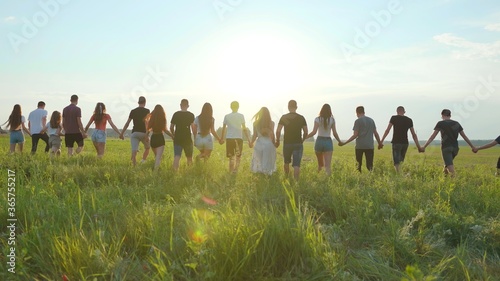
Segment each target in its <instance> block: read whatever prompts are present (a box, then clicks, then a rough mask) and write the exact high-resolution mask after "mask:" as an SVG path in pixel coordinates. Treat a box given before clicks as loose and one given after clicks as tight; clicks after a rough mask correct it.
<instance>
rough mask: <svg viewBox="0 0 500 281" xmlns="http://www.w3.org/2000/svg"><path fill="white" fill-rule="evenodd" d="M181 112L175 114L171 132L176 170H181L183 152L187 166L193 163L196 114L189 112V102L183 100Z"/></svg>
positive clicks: (171, 121)
mask: <svg viewBox="0 0 500 281" xmlns="http://www.w3.org/2000/svg"><path fill="white" fill-rule="evenodd" d="M180 107H181V110H180V111H177V112H175V113H174V115H173V116H172V120H170V132H171V133H172V134H173V135H174V164H173V168H174V170H176V171H177V170H178V169H179V162H180V160H181V156H182V151H183V150H184V155H186V159H187V164H188V165H191V164H192V163H193V140H192V138H191V130H192V131H193V133H195V132H196V130H194V125H193V123H194V114H193V113H191V112H189V111H188V108H189V101H188V100H187V99H183V100H181V104H180Z"/></svg>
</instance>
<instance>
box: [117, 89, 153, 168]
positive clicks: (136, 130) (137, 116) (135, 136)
mask: <svg viewBox="0 0 500 281" xmlns="http://www.w3.org/2000/svg"><path fill="white" fill-rule="evenodd" d="M138 104H139V106H138V107H136V108H135V109H132V110H131V111H130V114H129V116H128V120H127V122H126V123H125V125H124V126H123V129H122V132H121V133H120V139H122V140H123V139H124V134H125V132H126V131H127V128H128V126H129V124H130V121H133V127H132V134H131V135H130V145H131V147H132V156H131V157H130V159H131V160H132V164H133V165H134V166H135V165H136V163H137V160H136V158H137V152H139V144H140V143H141V142H142V144H143V145H144V152H143V153H142V160H141V163H144V162H146V158H147V157H148V155H149V149H150V147H151V146H150V143H149V138H148V137H147V136H146V123H145V119H146V116H148V114H149V112H150V111H149V109H147V108H146V98H145V97H143V96H140V97H139V101H138Z"/></svg>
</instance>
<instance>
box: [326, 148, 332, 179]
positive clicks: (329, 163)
mask: <svg viewBox="0 0 500 281" xmlns="http://www.w3.org/2000/svg"><path fill="white" fill-rule="evenodd" d="M332 153H333V151H328V152H325V153H324V160H325V172H326V174H327V175H330V174H331V173H332Z"/></svg>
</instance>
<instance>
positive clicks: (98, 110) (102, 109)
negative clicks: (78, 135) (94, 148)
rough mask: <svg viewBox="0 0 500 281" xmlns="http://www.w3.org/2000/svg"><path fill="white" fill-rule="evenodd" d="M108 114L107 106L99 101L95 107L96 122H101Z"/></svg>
mask: <svg viewBox="0 0 500 281" xmlns="http://www.w3.org/2000/svg"><path fill="white" fill-rule="evenodd" d="M104 115H106V106H105V105H104V103H102V102H98V103H97V104H96V105H95V109H94V121H95V123H100V122H101V121H102V119H104Z"/></svg>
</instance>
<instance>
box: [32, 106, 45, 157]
mask: <svg viewBox="0 0 500 281" xmlns="http://www.w3.org/2000/svg"><path fill="white" fill-rule="evenodd" d="M47 115H48V113H47V110H45V103H44V102H43V101H39V102H38V105H37V109H35V110H33V111H31V112H30V114H29V115H28V129H29V130H30V133H31V154H35V153H36V150H37V148H38V142H39V141H40V140H43V141H44V142H45V152H48V151H49V136H48V135H47V134H46V133H45V132H42V129H43V127H45V124H47Z"/></svg>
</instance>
